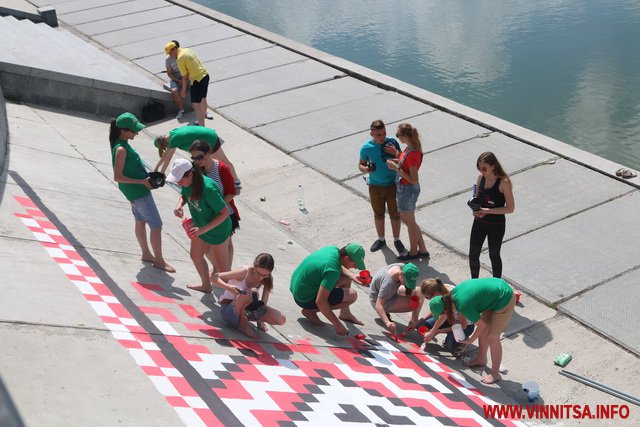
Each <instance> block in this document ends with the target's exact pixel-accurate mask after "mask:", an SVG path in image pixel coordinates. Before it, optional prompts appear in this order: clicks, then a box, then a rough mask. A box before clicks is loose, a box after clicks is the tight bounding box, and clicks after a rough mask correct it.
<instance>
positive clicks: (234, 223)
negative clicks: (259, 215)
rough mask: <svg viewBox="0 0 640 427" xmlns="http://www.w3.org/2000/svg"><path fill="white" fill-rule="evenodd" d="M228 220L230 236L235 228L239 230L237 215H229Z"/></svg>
mask: <svg viewBox="0 0 640 427" xmlns="http://www.w3.org/2000/svg"><path fill="white" fill-rule="evenodd" d="M229 218H231V234H233V233H235V231H236V228H240V220H238V215H236V214H235V212H234V213H232V214H231V215H229Z"/></svg>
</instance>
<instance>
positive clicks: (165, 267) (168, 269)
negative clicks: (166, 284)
mask: <svg viewBox="0 0 640 427" xmlns="http://www.w3.org/2000/svg"><path fill="white" fill-rule="evenodd" d="M153 266H154V267H155V268H157V269H159V270H164V271H166V272H167V273H175V272H176V269H175V268H173V267H172V266H171V265H169V264H167V263H166V262H165V263H162V264H156V263H154V264H153Z"/></svg>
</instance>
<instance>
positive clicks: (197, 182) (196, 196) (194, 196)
mask: <svg viewBox="0 0 640 427" xmlns="http://www.w3.org/2000/svg"><path fill="white" fill-rule="evenodd" d="M190 172H191V173H192V174H193V180H192V181H191V197H189V200H191V201H194V202H195V201H198V200H200V199H201V198H202V189H203V187H204V178H203V177H202V172H200V169H199V168H197V167H196V166H195V165H194V164H193V163H192V164H191V171H190Z"/></svg>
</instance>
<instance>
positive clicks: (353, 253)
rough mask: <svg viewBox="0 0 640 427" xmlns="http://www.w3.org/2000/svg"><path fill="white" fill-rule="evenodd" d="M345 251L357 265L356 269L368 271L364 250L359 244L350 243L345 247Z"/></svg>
mask: <svg viewBox="0 0 640 427" xmlns="http://www.w3.org/2000/svg"><path fill="white" fill-rule="evenodd" d="M344 250H345V251H346V252H347V255H349V258H351V259H352V260H353V262H355V263H356V268H357V269H358V270H366V268H367V267H365V265H364V248H363V247H362V246H361V245H359V244H357V243H349V244H348V245H347V246H345V248H344Z"/></svg>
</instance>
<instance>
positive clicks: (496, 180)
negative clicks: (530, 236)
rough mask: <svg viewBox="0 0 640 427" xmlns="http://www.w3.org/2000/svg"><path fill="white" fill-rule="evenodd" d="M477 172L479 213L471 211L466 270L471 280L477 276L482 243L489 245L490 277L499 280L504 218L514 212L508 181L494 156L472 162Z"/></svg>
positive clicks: (487, 155)
mask: <svg viewBox="0 0 640 427" xmlns="http://www.w3.org/2000/svg"><path fill="white" fill-rule="evenodd" d="M476 167H477V168H478V171H479V172H480V173H479V174H478V179H477V182H476V189H477V190H476V191H477V193H476V197H477V198H478V199H479V200H480V210H474V211H473V226H472V227H471V237H470V239H469V269H470V270H471V278H472V279H475V278H477V277H478V276H479V275H480V252H481V251H482V245H483V244H484V240H485V239H487V241H488V243H489V259H491V270H492V273H493V277H502V258H501V257H500V248H501V247H502V239H503V238H504V232H505V228H506V222H505V214H510V213H512V212H513V211H514V209H515V207H516V205H515V201H514V199H513V189H512V187H511V180H510V179H509V176H508V175H507V174H506V172H505V171H504V169H503V168H502V165H500V162H498V159H497V158H496V156H495V154H493V153H492V152H490V151H487V152H484V153H482V154H480V156H479V157H478V160H477V161H476Z"/></svg>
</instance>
